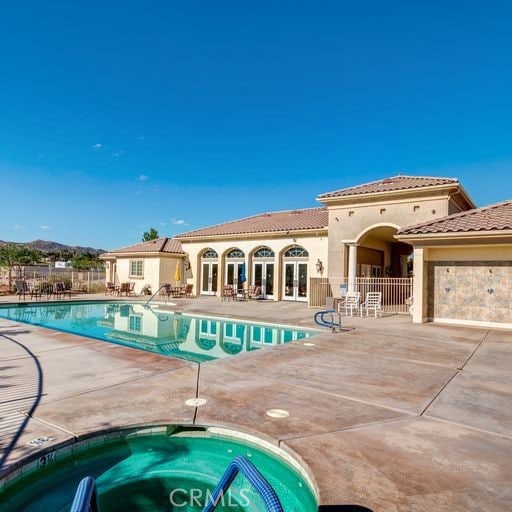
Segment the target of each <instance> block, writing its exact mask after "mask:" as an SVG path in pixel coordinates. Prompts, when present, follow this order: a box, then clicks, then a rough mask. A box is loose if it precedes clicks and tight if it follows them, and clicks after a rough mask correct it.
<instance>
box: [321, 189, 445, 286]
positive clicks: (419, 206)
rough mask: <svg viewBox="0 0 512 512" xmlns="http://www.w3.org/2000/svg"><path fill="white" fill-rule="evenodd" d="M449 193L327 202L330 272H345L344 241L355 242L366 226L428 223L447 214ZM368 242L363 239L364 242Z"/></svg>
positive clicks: (334, 273) (340, 274)
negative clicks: (357, 201)
mask: <svg viewBox="0 0 512 512" xmlns="http://www.w3.org/2000/svg"><path fill="white" fill-rule="evenodd" d="M449 203H450V200H449V196H448V195H447V194H446V195H437V196H434V197H428V196H427V197H421V196H420V197H409V198H405V199H397V198H394V199H389V200H385V201H384V200H379V201H374V202H361V203H359V204H357V203H352V204H340V205H336V204H329V205H328V211H329V244H328V265H329V269H330V273H329V275H330V276H332V277H335V276H338V277H343V276H346V275H347V264H348V261H347V260H348V250H347V249H346V244H345V243H346V242H347V241H352V242H358V241H359V240H360V239H361V238H362V235H363V233H365V232H367V231H368V229H369V228H377V227H379V226H391V227H396V228H402V227H405V226H411V225H414V224H419V223H421V222H427V221H430V220H432V219H436V218H439V217H444V216H446V215H448V210H449ZM368 243H371V241H368V239H367V240H365V243H364V245H365V246H368V247H375V248H379V247H377V246H376V245H368Z"/></svg>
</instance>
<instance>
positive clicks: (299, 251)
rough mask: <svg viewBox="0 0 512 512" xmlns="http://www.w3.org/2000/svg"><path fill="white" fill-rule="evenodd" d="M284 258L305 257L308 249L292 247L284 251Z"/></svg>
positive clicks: (307, 255) (307, 254)
mask: <svg viewBox="0 0 512 512" xmlns="http://www.w3.org/2000/svg"><path fill="white" fill-rule="evenodd" d="M284 257H285V258H307V257H309V253H308V251H306V249H304V247H292V248H291V249H288V250H287V251H286V252H285V253H284Z"/></svg>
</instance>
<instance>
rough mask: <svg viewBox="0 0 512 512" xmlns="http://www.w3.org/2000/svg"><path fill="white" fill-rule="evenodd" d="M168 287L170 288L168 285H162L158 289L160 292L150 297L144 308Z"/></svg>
mask: <svg viewBox="0 0 512 512" xmlns="http://www.w3.org/2000/svg"><path fill="white" fill-rule="evenodd" d="M166 286H168V285H167V283H165V284H162V285H160V288H158V290H157V291H156V292H155V293H153V295H151V297H149V299H148V300H147V302H146V303H145V304H144V306H147V305H148V304H149V303H150V302H151V301H152V300H153V299H154V298H155V297H156V296H157V295H158V294H159V293H160V290H162V289H164V288H165V287H166Z"/></svg>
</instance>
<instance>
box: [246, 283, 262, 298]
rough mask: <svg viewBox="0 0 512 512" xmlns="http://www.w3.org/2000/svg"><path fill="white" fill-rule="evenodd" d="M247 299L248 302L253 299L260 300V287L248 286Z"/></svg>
mask: <svg viewBox="0 0 512 512" xmlns="http://www.w3.org/2000/svg"><path fill="white" fill-rule="evenodd" d="M247 298H248V299H249V300H253V299H261V298H263V297H262V296H261V286H256V285H254V284H253V285H251V286H249V291H248V292H247Z"/></svg>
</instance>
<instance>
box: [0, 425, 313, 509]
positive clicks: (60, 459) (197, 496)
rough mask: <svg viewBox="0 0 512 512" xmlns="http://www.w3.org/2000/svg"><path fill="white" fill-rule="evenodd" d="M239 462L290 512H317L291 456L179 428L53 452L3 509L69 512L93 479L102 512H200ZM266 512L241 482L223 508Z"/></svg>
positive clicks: (15, 486)
mask: <svg viewBox="0 0 512 512" xmlns="http://www.w3.org/2000/svg"><path fill="white" fill-rule="evenodd" d="M237 456H243V457H246V458H248V459H249V460H250V461H251V462H252V463H253V464H254V466H255V467H256V468H257V469H258V471H259V472H260V473H261V474H262V475H263V477H264V478H265V479H266V480H267V481H268V482H269V484H270V485H271V486H272V487H273V489H274V491H275V492H276V494H277V496H278V498H279V500H280V502H281V504H282V506H283V509H284V510H285V511H286V512H316V510H317V499H316V496H315V491H314V486H313V484H312V482H311V480H310V479H309V477H308V474H307V473H306V471H305V469H304V468H303V467H302V466H301V465H299V463H298V462H297V461H296V460H295V459H293V458H292V457H291V456H290V455H289V454H288V453H285V452H284V451H283V450H280V449H279V448H277V447H275V446H272V445H270V444H269V443H265V442H263V441H261V440H258V439H256V438H248V437H247V436H240V435H238V436H237V435H236V433H235V432H232V431H231V432H230V431H225V430H224V429H209V428H207V429H197V428H196V429H187V428H185V429H183V428H179V427H176V426H171V427H157V428H153V429H147V430H145V431H144V430H139V431H133V432H130V433H126V432H125V433H123V432H118V433H111V434H108V435H107V436H97V437H93V438H91V439H88V440H86V441H83V442H81V443H75V444H74V445H71V446H68V447H66V448H63V449H60V450H55V451H53V452H49V453H47V454H45V455H44V456H41V457H40V458H39V459H38V460H36V461H34V462H33V463H31V465H26V466H25V467H24V468H22V470H21V471H20V474H21V476H18V477H17V478H14V479H13V480H11V481H10V482H9V483H8V484H7V486H6V487H5V488H4V489H3V491H2V492H0V510H2V511H3V512H19V511H21V510H23V511H24V512H39V511H42V510H48V511H52V512H57V511H59V512H61V511H62V512H64V511H66V512H68V511H69V509H70V506H71V502H72V500H73V496H74V493H75V490H76V488H77V485H78V483H79V481H80V480H81V479H82V478H83V477H84V476H86V475H89V476H92V477H93V478H95V480H96V483H97V488H98V495H99V505H100V510H101V511H102V512H118V511H119V512H120V511H123V512H124V511H133V512H149V511H152V512H159V511H162V512H163V511H166V512H169V511H171V510H175V511H178V510H179V511H182V512H199V511H201V510H202V509H203V505H204V503H205V501H206V499H207V496H208V495H209V493H211V491H212V490H213V488H214V487H215V485H216V484H217V483H218V481H219V479H220V477H221V476H222V474H223V473H224V471H225V469H226V468H227V466H228V465H229V463H230V462H231V461H232V460H233V459H234V458H235V457H237ZM41 461H42V462H41ZM222 503H224V506H222ZM264 510H265V507H264V506H263V504H262V501H261V498H260V497H259V495H258V494H257V493H256V492H255V491H254V489H253V488H252V487H251V485H250V484H249V483H248V481H247V480H246V479H245V478H244V477H243V476H242V475H238V476H237V477H236V479H235V480H234V482H233V485H232V486H231V487H230V488H229V491H228V492H227V493H226V495H225V496H224V502H221V505H220V506H219V507H218V508H217V512H228V511H230V512H260V511H261V512H262V511H264Z"/></svg>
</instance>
